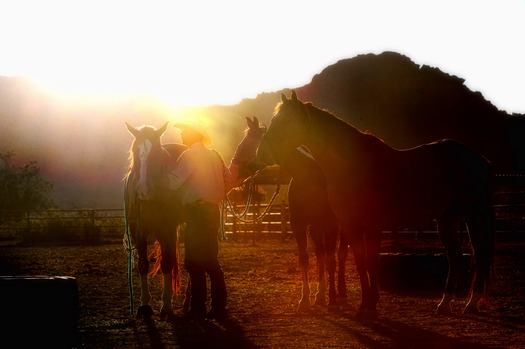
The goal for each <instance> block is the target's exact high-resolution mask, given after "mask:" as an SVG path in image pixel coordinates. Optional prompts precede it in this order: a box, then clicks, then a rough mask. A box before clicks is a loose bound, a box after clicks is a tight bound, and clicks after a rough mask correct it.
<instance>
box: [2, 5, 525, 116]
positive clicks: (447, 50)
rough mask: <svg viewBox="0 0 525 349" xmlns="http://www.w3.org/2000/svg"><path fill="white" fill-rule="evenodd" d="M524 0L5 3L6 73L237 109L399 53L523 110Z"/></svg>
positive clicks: (62, 87) (70, 87)
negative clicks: (359, 59)
mask: <svg viewBox="0 0 525 349" xmlns="http://www.w3.org/2000/svg"><path fill="white" fill-rule="evenodd" d="M524 43H525V0H493V1H485V0H472V1H471V0H442V1H422V0H419V1H403V0H397V1H394V0H384V1H383V0H381V1H377V0H376V1H374V0H360V1H343V0H341V1H333V0H323V1H306V0H303V1H295V0H294V1H286V0H279V1H275V0H264V1H250V0H244V1H241V0H239V1H231V0H222V1H217V0H216V1H212V0H210V1H195V0H191V1H177V0H170V1H154V0H148V1H132V0H127V1H114V0H102V1H99V0H89V1H88V0H86V1H74V0H64V1H55V0H34V1H24V0H7V1H6V0H1V1H0V50H1V55H0V75H3V76H13V75H25V76H32V77H34V78H36V79H38V81H40V82H42V83H44V84H46V85H49V86H51V87H52V88H54V89H57V90H59V91H61V92H64V91H69V92H75V93H77V92H80V93H84V92H89V93H92V92H94V93H97V94H106V93H110V94H114V93H116V94H122V93H147V94H150V95H153V96H157V97H159V98H161V99H163V100H164V101H166V102H169V103H171V104H194V105H195V104H201V105H208V104H215V103H217V104H233V103H237V102H239V101H240V100H241V99H242V98H253V97H255V96H256V95H257V94H258V93H262V92H272V91H276V90H279V89H282V88H285V87H290V88H293V87H299V86H302V85H304V84H306V83H308V82H310V80H311V78H312V77H313V75H315V74H317V73H319V72H321V71H322V69H323V68H325V67H327V66H328V65H331V64H333V63H336V62H337V61H338V60H340V59H343V58H351V57H354V56H356V55H358V54H363V53H381V52H383V51H386V50H391V51H397V52H400V53H402V54H405V55H407V56H409V57H410V58H411V59H412V60H413V61H414V62H416V63H418V64H427V65H430V66H435V67H438V68H440V69H441V70H443V71H444V72H446V73H449V74H453V75H457V76H459V77H462V78H464V79H465V80H466V84H467V86H469V87H470V88H471V89H472V90H474V91H480V92H481V93H483V95H484V96H485V98H487V99H488V100H490V101H491V102H492V103H493V104H495V105H496V106H497V107H498V108H500V109H502V110H506V111H508V112H520V113H525V88H524V86H525V85H524V84H525V44H524Z"/></svg>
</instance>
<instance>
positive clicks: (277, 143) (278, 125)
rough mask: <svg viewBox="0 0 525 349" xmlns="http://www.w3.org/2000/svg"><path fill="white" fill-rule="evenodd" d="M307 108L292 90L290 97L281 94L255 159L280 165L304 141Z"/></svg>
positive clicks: (268, 163)
mask: <svg viewBox="0 0 525 349" xmlns="http://www.w3.org/2000/svg"><path fill="white" fill-rule="evenodd" d="M307 124H308V109H307V107H306V106H305V104H304V103H303V102H301V101H300V100H298V99H297V94H296V93H295V91H292V94H291V96H290V98H289V99H288V98H286V96H285V95H284V94H282V95H281V102H280V103H279V104H277V106H276V107H275V113H274V116H273V117H272V120H271V122H270V126H269V127H268V130H267V131H266V133H265V134H264V136H263V139H262V141H261V144H260V146H259V148H258V150H257V160H258V161H260V162H262V163H264V164H266V165H273V164H278V165H282V164H283V162H284V161H285V160H286V158H287V157H288V156H289V155H290V154H291V153H292V151H293V150H294V149H296V148H297V147H299V146H300V145H302V144H303V143H304V138H305V135H306V132H307Z"/></svg>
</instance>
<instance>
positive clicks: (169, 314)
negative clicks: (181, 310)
mask: <svg viewBox="0 0 525 349" xmlns="http://www.w3.org/2000/svg"><path fill="white" fill-rule="evenodd" d="M174 319H175V312H174V311H173V309H162V310H161V311H160V320H162V321H173V320H174Z"/></svg>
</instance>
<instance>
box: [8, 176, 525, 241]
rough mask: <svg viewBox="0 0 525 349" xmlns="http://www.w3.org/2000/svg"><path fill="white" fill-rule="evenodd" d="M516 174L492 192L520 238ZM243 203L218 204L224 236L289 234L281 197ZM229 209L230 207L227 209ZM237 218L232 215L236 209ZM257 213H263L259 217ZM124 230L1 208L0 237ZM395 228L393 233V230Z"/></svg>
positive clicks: (107, 217)
mask: <svg viewBox="0 0 525 349" xmlns="http://www.w3.org/2000/svg"><path fill="white" fill-rule="evenodd" d="M524 178H525V177H520V182H519V183H518V184H513V183H512V182H511V184H510V185H509V181H508V178H507V179H504V180H503V181H502V183H503V184H502V185H500V186H498V189H497V190H496V191H495V192H494V193H493V197H494V212H495V226H496V231H497V233H498V234H510V236H516V237H518V236H519V237H520V238H525V185H523V183H522V181H523V179H524ZM245 209H246V208H245V206H244V205H235V206H231V207H230V208H229V210H227V209H226V208H224V209H223V223H224V224H223V227H224V236H226V237H236V236H250V237H253V239H255V238H256V237H259V236H273V237H283V238H285V237H287V236H289V234H291V229H290V224H289V209H288V204H287V203H286V202H285V200H281V201H280V202H277V203H274V204H272V205H271V206H270V207H268V204H265V203H256V204H252V205H250V206H249V208H248V209H247V210H246V212H244V211H245ZM232 210H233V213H232ZM241 212H242V213H245V214H244V216H243V217H242V218H237V217H236V216H239V214H240V213H241ZM261 215H263V216H262V217H261ZM435 230H436V229H435V224H432V223H429V225H428V226H426V227H419V228H418V229H416V230H407V229H402V228H400V229H399V230H397V231H395V232H392V231H390V232H386V233H389V234H394V233H395V234H398V233H410V234H415V235H417V234H422V233H426V234H428V233H431V234H432V233H435ZM124 232H125V222H124V210H123V208H115V209H69V210H48V211H0V243H1V242H6V241H14V240H17V241H20V240H22V241H28V242H37V243H38V242H45V241H50V240H52V241H60V242H63V243H68V242H70V243H78V242H86V243H101V242H112V241H113V242H114V241H122V238H123V236H124ZM395 234H394V235H395Z"/></svg>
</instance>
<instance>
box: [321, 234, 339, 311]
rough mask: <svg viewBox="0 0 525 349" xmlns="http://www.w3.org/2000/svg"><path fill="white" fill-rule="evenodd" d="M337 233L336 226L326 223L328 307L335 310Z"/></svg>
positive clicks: (325, 245) (336, 307)
mask: <svg viewBox="0 0 525 349" xmlns="http://www.w3.org/2000/svg"><path fill="white" fill-rule="evenodd" d="M337 233H338V226H337V225H335V226H333V227H330V225H328V224H327V230H326V233H325V234H324V247H325V258H326V270H327V272H328V309H329V310H336V309H338V306H337V291H336V287H335V270H336V262H335V249H336V247H337Z"/></svg>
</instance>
